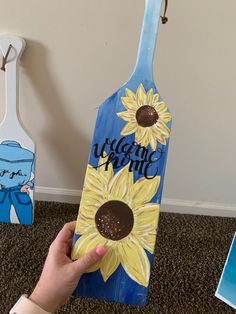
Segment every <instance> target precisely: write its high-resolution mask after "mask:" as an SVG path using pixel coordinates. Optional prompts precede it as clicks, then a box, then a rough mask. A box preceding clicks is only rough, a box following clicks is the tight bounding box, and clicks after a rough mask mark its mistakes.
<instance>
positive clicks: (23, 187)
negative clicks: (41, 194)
mask: <svg viewBox="0 0 236 314" xmlns="http://www.w3.org/2000/svg"><path fill="white" fill-rule="evenodd" d="M29 188H30V186H29V185H28V184H25V185H23V186H22V188H21V189H20V191H21V192H25V193H27V194H29V193H30V192H29Z"/></svg>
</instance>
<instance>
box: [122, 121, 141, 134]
mask: <svg viewBox="0 0 236 314" xmlns="http://www.w3.org/2000/svg"><path fill="white" fill-rule="evenodd" d="M136 130H137V123H136V122H127V123H126V125H125V126H124V127H123V129H122V130H121V132H120V134H121V135H124V136H126V135H130V134H132V133H134V132H136Z"/></svg>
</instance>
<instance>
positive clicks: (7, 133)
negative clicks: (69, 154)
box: [0, 35, 35, 224]
mask: <svg viewBox="0 0 236 314" xmlns="http://www.w3.org/2000/svg"><path fill="white" fill-rule="evenodd" d="M10 45H11V46H12V48H11V49H10V52H9V55H8V58H7V62H6V66H5V94H6V108H5V116H4V119H3V121H2V123H1V125H0V222H7V223H10V222H12V223H20V224H32V222H33V189H34V169H35V145H34V142H33V141H32V139H31V138H30V136H29V135H28V134H27V133H26V131H25V130H24V129H23V127H22V124H21V122H20V121H19V116H18V63H19V60H20V56H21V54H22V53H23V50H24V48H25V41H24V40H23V39H22V38H19V37H16V36H11V35H0V51H1V53H2V55H3V56H6V54H7V51H8V49H9V46H10Z"/></svg>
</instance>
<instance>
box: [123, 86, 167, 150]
mask: <svg viewBox="0 0 236 314" xmlns="http://www.w3.org/2000/svg"><path fill="white" fill-rule="evenodd" d="M121 101H122V103H123V105H124V106H125V108H126V109H127V110H126V111H122V112H118V113H117V115H118V117H120V118H121V119H123V120H125V121H127V123H126V124H125V126H124V127H123V129H122V130H121V135H124V136H125V135H130V134H132V133H135V141H136V142H137V143H139V144H141V145H142V146H147V145H148V144H150V146H151V148H152V150H156V147H157V141H158V142H160V143H161V144H163V145H166V139H168V138H169V137H170V129H169V128H168V126H167V125H166V123H168V122H169V121H171V115H170V113H169V112H168V111H167V107H166V104H165V103H164V102H163V101H160V96H159V94H154V92H153V89H152V88H151V89H150V90H149V91H148V92H147V93H146V91H145V89H144V87H143V84H140V85H139V87H138V89H137V91H136V93H133V92H132V91H131V90H130V89H128V88H126V96H125V97H121Z"/></svg>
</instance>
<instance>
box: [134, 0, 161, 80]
mask: <svg viewBox="0 0 236 314" xmlns="http://www.w3.org/2000/svg"><path fill="white" fill-rule="evenodd" d="M161 5H162V0H146V2H145V12H144V19H143V25H142V31H141V37H140V42H139V49H138V56H137V62H136V66H135V71H134V72H136V73H138V74H142V76H143V75H144V76H145V78H147V79H152V78H153V73H152V65H153V57H154V53H155V47H156V39H157V31H158V24H159V19H160V15H161Z"/></svg>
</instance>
